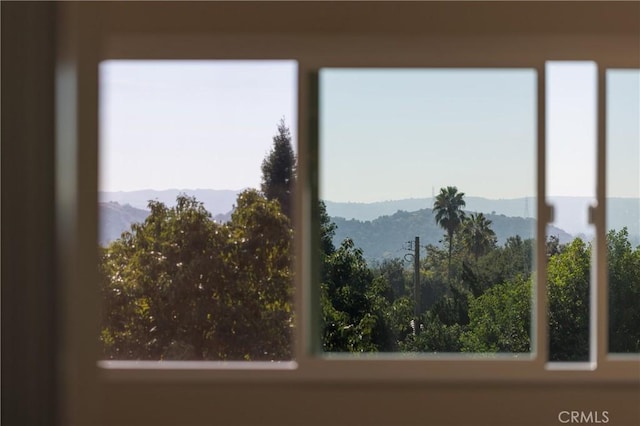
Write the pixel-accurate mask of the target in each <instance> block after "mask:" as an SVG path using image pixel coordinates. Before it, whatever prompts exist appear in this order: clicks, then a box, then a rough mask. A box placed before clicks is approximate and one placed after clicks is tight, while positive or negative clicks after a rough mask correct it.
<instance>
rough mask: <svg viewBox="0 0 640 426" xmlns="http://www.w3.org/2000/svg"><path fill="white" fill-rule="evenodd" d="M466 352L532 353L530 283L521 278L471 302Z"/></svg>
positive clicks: (490, 290)
mask: <svg viewBox="0 0 640 426" xmlns="http://www.w3.org/2000/svg"><path fill="white" fill-rule="evenodd" d="M469 319H470V321H469V328H468V331H466V332H465V333H464V334H463V335H462V338H461V341H462V350H463V351H465V352H529V351H530V329H531V282H530V280H525V279H524V278H522V277H516V278H515V279H514V280H512V281H507V282H505V283H503V284H498V285H495V286H493V287H492V288H491V289H489V290H488V291H487V292H486V293H484V294H483V295H482V296H480V297H477V298H473V299H471V302H470V304H469Z"/></svg>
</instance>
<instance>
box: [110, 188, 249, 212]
mask: <svg viewBox="0 0 640 426" xmlns="http://www.w3.org/2000/svg"><path fill="white" fill-rule="evenodd" d="M240 192H242V190H226V189H221V190H218V189H165V190H161V191H156V190H154V189H145V190H141V191H129V192H125V191H118V192H103V191H101V192H99V193H98V198H99V201H100V202H102V203H106V202H109V201H115V202H116V203H118V204H121V205H125V204H129V205H131V206H132V207H135V208H138V209H146V208H147V205H148V204H149V200H157V201H160V202H162V203H164V204H166V205H167V206H174V205H175V204H176V198H177V197H178V195H180V194H186V195H188V196H191V197H196V199H197V200H198V201H200V202H202V203H203V204H204V207H205V208H206V209H207V210H208V211H209V212H210V213H211V214H212V215H213V216H215V215H218V214H222V215H227V214H229V213H230V212H231V210H232V209H233V205H234V204H235V202H236V198H237V196H238V194H239V193H240Z"/></svg>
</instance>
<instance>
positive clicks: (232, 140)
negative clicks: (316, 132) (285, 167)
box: [100, 61, 297, 191]
mask: <svg viewBox="0 0 640 426" xmlns="http://www.w3.org/2000/svg"><path fill="white" fill-rule="evenodd" d="M100 77H101V81H100V85H101V86H100V89H101V90H100V94H101V100H100V107H101V108H100V111H101V116H100V123H101V128H100V142H101V143H100V149H101V151H100V154H101V155H100V166H101V168H100V188H101V190H104V191H132V190H138V189H170V188H178V189H196V188H203V189H204V188H206V189H242V188H245V187H257V186H259V184H260V165H261V164H262V160H263V158H264V157H265V155H266V154H267V153H268V152H269V150H270V149H271V144H272V137H273V136H274V134H275V133H276V131H277V124H278V122H279V121H280V119H281V118H282V117H284V118H285V121H286V123H287V124H288V125H289V126H290V128H291V131H292V134H293V136H294V137H296V120H297V111H296V104H297V101H296V99H297V89H296V86H297V66H296V63H295V62H293V61H277V62H276V61H262V62H256V61H215V62H214V61H106V62H103V63H102V64H101V67H100Z"/></svg>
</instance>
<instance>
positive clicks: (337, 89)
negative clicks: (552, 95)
mask: <svg viewBox="0 0 640 426" xmlns="http://www.w3.org/2000/svg"><path fill="white" fill-rule="evenodd" d="M536 79H537V76H536V73H535V71H534V70H531V69H437V70H436V69H323V70H321V72H320V77H319V102H320V115H319V120H320V121H319V131H320V139H319V143H320V145H319V150H320V182H319V185H320V188H319V196H320V199H321V208H320V211H321V215H320V216H321V232H322V243H323V244H322V254H321V258H322V260H321V270H322V272H321V285H320V286H321V294H320V298H321V304H322V306H321V308H322V309H321V314H322V318H321V336H318V337H319V338H320V339H321V341H322V348H323V350H324V351H325V352H352V353H353V352H421V353H431V354H433V353H442V352H472V353H477V352H488V353H497V352H510V353H527V352H530V347H531V343H530V336H531V285H532V284H531V282H532V265H533V254H534V252H535V248H534V247H535V240H534V239H535V217H534V216H535V211H536V198H535V194H536V187H535V182H536V155H535V152H536V126H537V122H536V99H537V93H536Z"/></svg>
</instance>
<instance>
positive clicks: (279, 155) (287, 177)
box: [261, 118, 296, 217]
mask: <svg viewBox="0 0 640 426" xmlns="http://www.w3.org/2000/svg"><path fill="white" fill-rule="evenodd" d="M295 176H296V157H295V155H294V153H293V148H292V147H291V132H290V131H289V128H288V127H287V126H286V124H285V122H284V118H283V119H282V120H280V123H278V134H277V135H275V136H274V137H273V148H272V149H271V151H270V152H269V155H268V156H267V157H266V158H265V159H264V161H263V162H262V187H261V188H262V192H263V193H264V194H265V196H266V197H267V199H268V200H277V201H278V202H279V203H280V207H281V209H282V212H284V213H285V214H286V215H287V216H288V217H291V209H292V208H293V205H292V202H293V201H292V194H293V187H294V184H295Z"/></svg>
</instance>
